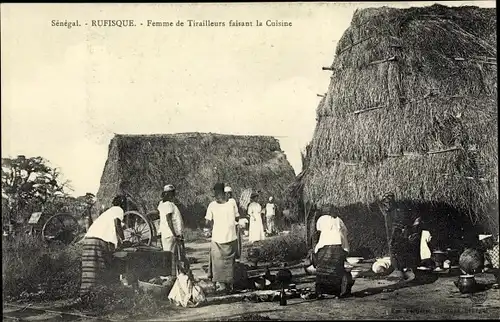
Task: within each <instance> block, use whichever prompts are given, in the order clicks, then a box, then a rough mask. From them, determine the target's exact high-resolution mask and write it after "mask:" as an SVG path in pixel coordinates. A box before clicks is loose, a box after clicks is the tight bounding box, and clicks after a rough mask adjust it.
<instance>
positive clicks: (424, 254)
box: [420, 230, 431, 260]
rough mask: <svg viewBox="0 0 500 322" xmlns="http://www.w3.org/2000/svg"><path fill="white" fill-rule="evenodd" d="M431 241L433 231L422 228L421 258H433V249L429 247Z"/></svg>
mask: <svg viewBox="0 0 500 322" xmlns="http://www.w3.org/2000/svg"><path fill="white" fill-rule="evenodd" d="M430 241H431V233H430V232H429V231H428V230H422V236H421V238H420V259H421V260H424V259H428V258H431V250H430V248H429V244H428V243H429V242H430Z"/></svg>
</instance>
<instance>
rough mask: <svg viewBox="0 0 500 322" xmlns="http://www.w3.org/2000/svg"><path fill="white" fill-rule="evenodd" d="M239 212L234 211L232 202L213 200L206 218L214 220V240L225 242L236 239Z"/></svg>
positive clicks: (220, 242)
mask: <svg viewBox="0 0 500 322" xmlns="http://www.w3.org/2000/svg"><path fill="white" fill-rule="evenodd" d="M237 218H238V213H237V212H236V213H235V212H234V204H233V203H232V202H229V201H228V202H225V203H218V202H217V201H212V202H211V203H210V204H209V205H208V208H207V214H206V216H205V219H206V220H212V221H213V222H214V224H213V228H212V241H214V242H216V243H219V244H223V243H229V242H232V241H233V240H236V220H237Z"/></svg>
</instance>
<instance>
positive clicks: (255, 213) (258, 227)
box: [248, 193, 266, 243]
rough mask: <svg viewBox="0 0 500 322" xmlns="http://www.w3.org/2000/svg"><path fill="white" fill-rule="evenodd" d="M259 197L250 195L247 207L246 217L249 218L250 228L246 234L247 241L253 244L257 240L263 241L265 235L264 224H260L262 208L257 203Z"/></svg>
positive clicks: (254, 194)
mask: <svg viewBox="0 0 500 322" xmlns="http://www.w3.org/2000/svg"><path fill="white" fill-rule="evenodd" d="M258 197H259V195H258V194H257V193H252V195H251V196H250V200H251V201H250V204H249V205H248V215H249V216H250V228H249V232H248V240H249V241H250V242H251V243H253V242H256V241H259V240H264V239H265V238H266V234H265V232H264V224H263V223H262V207H261V206H260V204H259V203H258V202H257V201H258Z"/></svg>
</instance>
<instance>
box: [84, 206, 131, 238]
mask: <svg viewBox="0 0 500 322" xmlns="http://www.w3.org/2000/svg"><path fill="white" fill-rule="evenodd" d="M123 215H124V212H123V209H122V208H120V207H118V206H113V207H111V208H109V209H108V210H106V211H105V212H103V213H102V214H101V215H100V216H99V217H97V219H96V220H95V221H94V223H93V224H92V225H91V226H90V227H89V230H88V231H87V233H86V234H85V237H95V238H100V239H102V240H104V241H106V242H108V243H113V244H114V245H115V247H116V246H117V245H118V236H116V230H115V219H120V220H121V221H123Z"/></svg>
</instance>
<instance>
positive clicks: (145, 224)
mask: <svg viewBox="0 0 500 322" xmlns="http://www.w3.org/2000/svg"><path fill="white" fill-rule="evenodd" d="M123 223H124V224H125V227H124V230H123V234H124V237H125V239H124V241H128V242H130V243H131V244H134V245H137V244H142V245H147V246H149V245H151V241H152V239H153V237H154V236H155V235H156V234H155V232H154V228H153V225H151V222H150V221H149V219H148V218H147V217H146V216H144V215H142V214H140V213H139V212H137V211H127V212H126V213H125V215H124V216H123Z"/></svg>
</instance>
